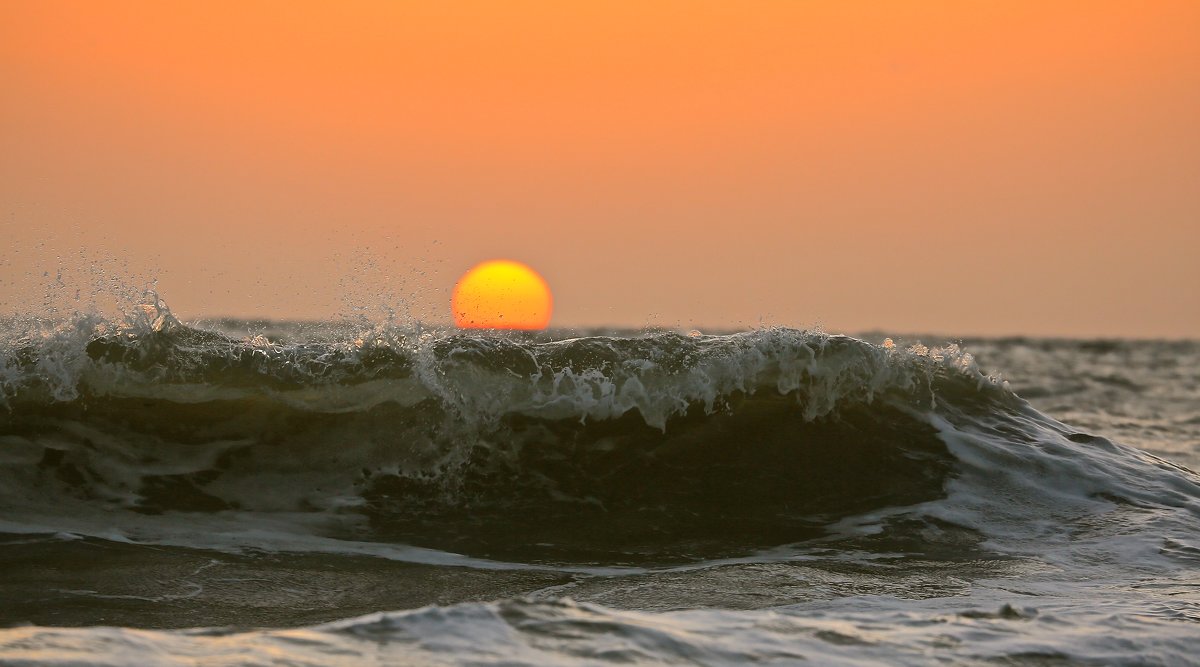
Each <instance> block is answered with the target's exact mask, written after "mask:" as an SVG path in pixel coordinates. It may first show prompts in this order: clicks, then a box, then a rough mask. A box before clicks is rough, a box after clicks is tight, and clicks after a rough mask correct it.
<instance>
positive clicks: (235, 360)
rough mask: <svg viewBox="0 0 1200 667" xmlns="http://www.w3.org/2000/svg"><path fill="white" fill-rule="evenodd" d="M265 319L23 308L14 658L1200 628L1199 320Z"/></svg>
mask: <svg viewBox="0 0 1200 667" xmlns="http://www.w3.org/2000/svg"><path fill="white" fill-rule="evenodd" d="M239 328H240V333H237V332H238V331H239ZM248 328H249V325H248V324H246V323H236V322H226V323H210V324H206V325H203V324H196V325H192V326H189V325H185V324H183V323H181V322H179V321H178V320H176V319H175V318H174V317H173V316H172V315H171V313H170V311H169V310H168V309H167V308H166V306H165V305H164V304H162V302H161V301H159V300H158V299H157V298H152V299H150V300H148V301H147V303H146V304H144V305H143V306H142V307H140V308H138V309H136V310H135V311H134V314H133V315H131V316H130V317H128V318H126V319H125V320H123V321H112V320H106V319H103V318H98V317H90V316H78V317H76V318H75V319H74V320H71V321H67V322H36V321H34V322H31V321H24V320H22V321H17V320H13V321H10V322H7V323H6V324H5V329H6V331H5V339H4V341H3V349H2V357H0V532H2V533H3V534H4V535H5V537H4V539H3V541H0V553H2V554H3V556H0V557H2V558H3V560H4V566H5V567H6V569H7V570H8V572H9V573H10V575H9V579H10V582H9V583H8V584H2V585H0V589H2V590H0V600H3V601H0V621H2V622H4V623H6V624H9V625H14V624H20V623H27V622H28V623H33V624H34V625H33V626H29V627H13V628H12V629H9V630H0V662H4V663H5V664H9V663H14V664H19V663H21V662H22V661H24V660H27V659H28V660H34V659H35V658H36V659H37V660H44V661H45V662H48V663H51V664H59V663H61V664H67V663H70V664H79V662H83V663H95V664H122V663H123V662H125V661H127V660H128V659H130V656H133V655H137V656H139V659H138V662H140V663H143V664H152V663H153V662H154V660H153V659H144V660H143V659H142V657H145V656H159V658H161V660H160V664H174V663H173V662H172V661H173V660H183V661H186V660H201V661H202V662H203V661H213V662H220V663H221V664H233V663H237V664H241V663H245V664H268V663H269V662H270V661H271V660H273V659H276V658H277V657H278V656H281V655H282V656H286V659H287V660H289V661H291V662H293V663H294V664H337V663H339V662H341V663H344V664H360V663H362V662H368V663H369V662H372V661H373V662H375V663H378V664H392V663H394V662H396V661H400V662H405V661H407V662H412V663H415V664H426V663H428V664H440V663H443V662H470V663H472V664H502V663H503V664H511V661H512V660H516V661H517V662H519V663H521V664H526V663H528V664H603V663H607V662H635V663H637V662H661V663H668V664H670V663H696V662H699V663H704V664H739V663H741V662H744V661H745V660H748V659H750V658H751V657H753V658H755V659H757V660H758V661H760V662H765V663H779V664H791V663H792V662H796V661H800V660H805V659H807V660H811V661H816V662H818V663H825V664H830V663H834V664H836V663H840V662H846V663H854V664H871V663H874V662H889V663H897V662H899V663H905V662H911V663H925V662H928V661H931V660H949V661H953V662H971V661H976V660H978V661H992V660H997V659H999V660H1008V661H1017V662H1029V661H1034V662H1036V661H1039V660H1040V661H1042V662H1043V663H1046V664H1086V663H1090V662H1102V663H1121V662H1128V663H1134V664H1187V663H1188V661H1189V660H1192V659H1193V656H1195V655H1200V641H1197V637H1200V624H1198V622H1200V575H1198V574H1197V573H1198V572H1200V478H1198V477H1197V475H1196V474H1195V473H1194V472H1192V471H1191V470H1189V469H1188V467H1187V466H1186V465H1184V464H1183V463H1180V462H1179V461H1183V462H1187V463H1191V464H1192V465H1194V462H1195V460H1196V459H1195V458H1192V457H1195V456H1196V452H1197V451H1200V444H1197V443H1198V442H1200V439H1198V438H1197V436H1196V434H1197V431H1198V430H1200V420H1197V419H1196V414H1198V413H1197V412H1196V411H1195V406H1196V405H1197V403H1196V402H1194V400H1195V399H1196V398H1197V396H1198V395H1200V370H1198V368H1200V363H1198V359H1200V350H1198V349H1197V346H1196V345H1195V344H1191V343H1177V344H1167V343H1113V344H1112V347H1111V349H1107V350H1097V349H1094V348H1088V347H1086V345H1085V344H1077V343H1073V342H1070V341H1060V342H1037V341H1022V340H1010V341H979V342H978V344H977V347H978V348H979V349H981V350H984V351H986V353H987V354H990V355H992V356H991V357H990V358H991V359H992V360H994V361H1009V362H1012V363H1011V365H1012V366H1014V367H1020V368H1023V369H1027V370H1028V371H1029V372H1030V373H1033V374H1036V373H1038V372H1041V373H1043V376H1041V377H1029V378H1026V379H1025V380H1022V379H1021V377H1019V376H1014V375H1013V374H1012V371H1011V370H1010V371H1009V372H1008V377H1009V378H1010V381H1011V382H1013V384H1014V385H1015V386H1017V393H1014V390H1013V387H1010V385H1009V382H1008V381H1005V380H1004V379H1002V378H1001V377H1000V376H999V375H997V374H986V373H984V372H983V371H981V370H980V367H979V365H978V364H977V362H976V360H975V358H974V357H973V356H972V354H971V353H968V352H967V351H965V350H964V348H960V346H959V345H955V344H949V345H946V346H944V347H935V348H929V347H925V346H923V345H921V344H919V343H914V344H911V345H896V344H894V343H892V341H891V340H886V341H884V342H883V343H882V344H878V345H876V344H871V343H868V342H865V341H863V340H859V339H856V338H851V337H848V336H837V335H828V334H824V333H819V332H810V331H797V330H791V329H763V330H755V331H749V332H743V333H735V334H726V335H703V334H699V333H698V332H693V333H692V334H688V335H684V334H679V333H674V332H643V333H625V334H604V335H601V334H595V335H583V336H578V335H571V336H567V335H566V334H564V333H554V332H551V333H549V334H513V333H510V334H500V333H489V332H477V333H459V332H449V331H428V330H426V331H422V330H419V329H411V330H410V329H401V328H396V327H374V328H370V327H353V326H349V325H341V326H327V327H315V326H311V325H307V326H305V325H300V324H279V325H273V326H272V327H259V329H258V330H257V331H253V332H250V331H248V330H247V329H248ZM967 347H968V349H969V347H970V346H967ZM1055 355H1057V356H1055ZM1089 355H1090V356H1089ZM1106 355H1107V356H1106ZM1114 355H1116V356H1115V357H1114ZM1120 355H1126V356H1132V357H1138V355H1141V356H1146V355H1149V356H1150V357H1153V358H1154V359H1155V360H1156V363H1158V365H1157V367H1155V368H1156V369H1157V370H1145V369H1147V368H1150V367H1149V366H1147V365H1145V364H1142V365H1139V366H1136V368H1135V367H1133V366H1130V367H1128V368H1126V369H1125V370H1128V371H1129V372H1130V373H1133V372H1141V373H1143V374H1144V375H1148V377H1143V376H1138V378H1137V381H1136V382H1135V381H1133V380H1128V381H1127V383H1126V385H1121V384H1120V383H1119V382H1111V381H1110V382H1104V381H1098V382H1091V381H1090V380H1089V377H1098V378H1101V380H1103V378H1105V377H1109V378H1110V379H1111V377H1113V374H1114V373H1117V372H1119V371H1120V370H1121V369H1120V366H1121V365H1120V364H1119V363H1118V364H1116V367H1117V369H1118V370H1117V371H1113V370H1112V368H1110V369H1109V371H1110V372H1109V373H1108V375H1103V374H1093V375H1092V376H1089V375H1087V374H1086V373H1083V372H1080V371H1079V370H1078V368H1077V366H1078V365H1079V364H1085V365H1086V364H1087V363H1096V362H1094V360H1095V359H1097V358H1104V359H1107V361H1106V362H1105V363H1108V364H1109V365H1110V366H1112V365H1113V361H1114V359H1115V358H1116V357H1120ZM1051 358H1055V359H1058V360H1059V361H1061V360H1062V359H1069V360H1072V363H1073V364H1074V366H1070V365H1068V367H1066V369H1065V370H1064V366H1063V365H1062V364H1059V366H1057V367H1056V366H1053V365H1051V364H1046V363H1043V362H1044V361H1045V360H1047V359H1051ZM1138 358H1140V357H1138ZM1089 359H1091V360H1093V361H1091V362H1089V361H1088V360H1089ZM1039 360H1040V361H1039ZM994 361H993V362H992V363H994ZM1130 368H1133V369H1134V370H1129V369H1130ZM1137 369H1142V370H1140V371H1139V370H1137ZM1056 371H1057V372H1058V374H1057V375H1056V374H1055V372H1056ZM1023 382H1024V383H1028V384H1029V386H1031V387H1032V386H1033V383H1035V382H1036V383H1040V385H1039V387H1040V388H1039V389H1038V391H1042V392H1043V394H1042V395H1043V396H1046V397H1049V398H1053V399H1054V400H1057V401H1060V402H1065V403H1066V404H1067V406H1068V407H1070V408H1071V410H1073V411H1074V412H1073V413H1072V414H1075V415H1076V416H1078V417H1080V419H1079V420H1078V421H1077V423H1086V422H1088V421H1089V419H1088V415H1092V416H1095V415H1109V416H1111V415H1113V414H1116V410H1117V409H1116V408H1115V407H1105V406H1104V405H1101V406H1100V407H1097V405H1098V403H1097V402H1101V403H1103V401H1106V400H1107V401H1113V402H1122V401H1123V400H1124V399H1122V398H1121V392H1123V391H1129V392H1133V391H1134V388H1136V389H1137V392H1136V393H1137V394H1139V395H1143V394H1145V392H1146V391H1158V392H1160V393H1161V400H1159V401H1157V402H1155V403H1154V404H1153V405H1152V406H1150V407H1147V408H1146V409H1145V410H1144V411H1143V412H1144V414H1143V421H1142V422H1138V427H1137V429H1130V428H1127V427H1122V426H1120V425H1119V424H1118V425H1117V426H1116V427H1114V428H1113V429H1112V430H1110V431H1106V432H1097V431H1094V430H1089V429H1085V428H1083V427H1081V426H1069V425H1067V424H1065V423H1062V422H1059V421H1057V420H1055V419H1054V418H1051V417H1048V416H1046V415H1044V414H1042V413H1041V412H1039V411H1038V410H1037V409H1035V408H1034V407H1033V406H1031V405H1030V404H1029V403H1028V402H1026V400H1024V399H1023V398H1021V397H1020V396H1019V395H1018V394H1019V393H1020V387H1021V386H1023V384H1022V383H1023ZM1072 383H1073V384H1072ZM1064 384H1067V385H1070V386H1071V387H1072V389H1071V390H1070V391H1067V390H1062V389H1061V387H1062V386H1063V385H1064ZM1056 387H1059V389H1056ZM1131 387H1132V388H1131ZM1122 405H1125V406H1126V409H1137V406H1138V405H1139V404H1138V403H1136V402H1122ZM1130 406H1132V407H1130ZM1068 411H1070V410H1067V408H1066V407H1064V412H1068ZM1089 411H1090V412H1089ZM1153 419H1158V420H1159V423H1161V425H1162V428H1163V432H1162V433H1161V437H1154V436H1153V434H1151V435H1147V431H1146V428H1147V422H1146V421H1145V420H1153ZM1117 421H1118V422H1120V421H1121V420H1117ZM1125 421H1126V422H1127V421H1128V420H1125ZM1121 423H1125V422H1121ZM1099 425H1100V426H1106V425H1107V422H1105V423H1101V424H1099ZM1123 428H1124V429H1125V430H1124V431H1122V429H1123ZM1114 432H1115V433H1114ZM1126 433H1128V434H1129V435H1130V438H1128V439H1130V440H1133V441H1135V442H1136V444H1138V446H1139V447H1140V448H1133V447H1130V446H1127V445H1125V444H1121V443H1120V439H1121V438H1118V437H1114V436H1115V435H1124V434H1126ZM1156 447H1158V449H1159V454H1158V455H1155V454H1151V453H1149V452H1148V451H1147V450H1149V449H1155V448H1156ZM1176 453H1178V456H1176ZM1168 454H1169V455H1170V456H1172V457H1174V458H1175V459H1176V460H1177V462H1171V461H1169V460H1167V458H1166V455H1168ZM130 568H132V569H133V570H136V572H135V571H130ZM334 572H336V573H338V576H333V574H332V573H334ZM155 582H157V583H155ZM231 582H241V583H231ZM289 587H290V588H289ZM281 590H287V591H295V592H294V594H291V593H289V594H288V595H283V594H282V593H280V591H281ZM281 595H283V597H282V598H281V597H280V596H281ZM281 599H282V600H284V602H280V600H281ZM288 605H290V606H288ZM405 609H408V610H409V611H404V610H405ZM368 612H375V613H374V614H373V615H368V616H361V617H358V616H360V615H362V614H368ZM337 619H342V620H337ZM44 626H82V627H78V628H76V629H70V628H52V627H44ZM104 626H118V627H104ZM121 626H124V627H121ZM202 626H222V627H226V628H228V629H225V630H219V631H217V630H204V631H197V630H186V631H172V632H159V631H150V630H139V629H136V628H187V627H202ZM296 626H306V627H302V628H298V629H275V630H255V631H253V632H249V630H250V629H251V628H259V627H276V628H296ZM712 636H717V637H722V638H724V639H722V640H721V641H717V640H714V639H712ZM514 656H515V657H514ZM156 659H158V658H156Z"/></svg>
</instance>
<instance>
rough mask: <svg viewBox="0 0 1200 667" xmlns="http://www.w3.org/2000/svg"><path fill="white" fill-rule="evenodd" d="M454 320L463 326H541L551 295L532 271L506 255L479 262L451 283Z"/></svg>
mask: <svg viewBox="0 0 1200 667" xmlns="http://www.w3.org/2000/svg"><path fill="white" fill-rule="evenodd" d="M450 308H451V310H452V311H453V313H454V324H455V325H457V326H458V327H460V328H464V329H545V328H546V326H547V325H548V324H550V313H551V310H552V309H553V299H552V297H551V296H550V286H549V285H547V284H546V281H545V279H543V278H542V277H541V276H540V275H538V273H537V272H536V271H534V270H533V269H531V268H529V267H528V266H525V265H524V264H521V263H520V262H513V261H510V260H506V259H497V260H490V261H487V262H483V263H482V264H479V265H477V266H476V267H475V268H473V269H471V270H470V271H467V272H466V274H464V275H463V277H462V278H459V280H458V284H457V285H455V286H454V296H453V297H452V298H451V301H450Z"/></svg>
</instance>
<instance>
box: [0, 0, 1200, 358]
mask: <svg viewBox="0 0 1200 667" xmlns="http://www.w3.org/2000/svg"><path fill="white" fill-rule="evenodd" d="M0 96H2V97H0V225H2V227H0V234H3V236H4V237H5V238H6V246H5V248H6V249H4V250H0V306H2V307H3V308H4V310H6V311H12V310H14V309H15V310H23V309H28V308H31V307H33V308H36V307H37V304H39V303H41V299H42V295H43V293H44V291H45V286H44V285H43V284H42V283H44V282H45V280H47V279H45V278H42V273H43V272H48V273H49V274H50V279H53V278H54V277H55V276H56V275H57V271H59V270H60V269H61V270H62V271H63V272H64V273H65V275H66V277H65V278H64V284H67V285H72V284H73V285H75V286H78V285H80V284H82V285H84V291H85V293H86V292H87V291H88V289H89V287H88V285H91V284H92V283H94V282H100V281H101V278H103V279H107V278H110V277H114V276H115V277H117V278H118V279H120V280H124V281H136V280H139V279H141V278H142V277H144V276H149V277H151V278H156V279H157V280H158V287H159V290H160V291H161V293H162V294H163V296H164V297H165V298H166V300H167V301H168V303H169V304H170V305H171V307H172V308H173V309H174V310H175V311H176V312H177V313H178V314H181V315H183V316H184V317H197V316H204V315H236V316H250V317H273V318H282V317H302V318H323V317H331V316H336V315H337V314H345V313H348V312H351V311H354V310H355V309H365V310H367V311H370V312H375V311H377V310H378V308H379V307H380V306H383V305H392V306H396V305H397V304H399V302H400V301H401V300H405V301H407V302H409V304H410V305H411V310H412V311H413V314H414V315H415V316H418V317H420V318H422V319H425V320H440V321H448V320H449V298H450V288H451V287H452V286H453V284H454V281H455V279H456V278H457V277H458V275H459V274H461V273H462V272H464V271H466V270H467V269H468V268H470V267H471V266H472V265H473V264H475V263H476V262H478V261H481V260H484V259H488V258H492V257H508V258H512V259H516V260H519V261H522V262H525V263H527V264H529V265H531V266H533V267H534V268H536V269H538V270H539V271H540V272H541V273H542V274H543V275H544V276H545V277H546V279H547V280H548V281H549V283H550V285H551V286H552V288H553V289H554V295H555V317H554V321H553V323H554V324H555V325H558V326H588V325H625V326H633V327H638V326H643V325H660V326H679V327H685V328H689V327H700V328H706V327H710V328H716V327H722V328H730V327H733V328H737V327H747V326H755V325H758V324H759V323H765V324H781V325H789V326H797V327H808V326H813V325H820V326H823V327H824V328H826V329H827V330H831V331H855V330H862V329H867V328H880V329H883V330H886V331H894V332H906V331H934V332H944V333H949V334H994V335H998V334H1013V333H1022V334H1045V335H1080V336H1096V335H1109V336H1112V335H1119V336H1169V337H1177V336H1189V337H1200V259H1198V258H1197V254H1198V251H1200V2H1196V1H1195V0H1184V1H1179V2H1172V1H1162V2H1154V1H1150V2H1126V1H1121V2H1108V1H1102V0H1101V1H1091V0H1089V1H1082V0H1081V1H1076V2H1053V1H1045V0H1039V1H1036V2H963V1H961V0H953V1H946V2H933V1H920V0H914V1H912V2H843V1H833V0H830V1H828V2H815V1H814V2H800V1H789V2H782V1H780V2H704V1H700V0H681V1H677V2H658V1H651V0H638V1H630V2H618V1H613V2H594V3H592V2H562V1H557V0H555V1H550V0H547V1H538V2H525V1H521V0H506V1H504V2H469V1H468V2H429V3H404V2H384V1H382V0H380V1H372V2H367V1H360V2H353V1H351V2H328V3H327V2H228V3H225V2H195V3H182V2H158V1H157V0H155V1H148V2H120V1H115V2H77V3H63V2H50V1H44V2H43V1H34V0H29V1H27V2H17V1H5V2H3V3H0ZM39 244H40V245H39ZM101 271H103V272H104V273H103V276H101V274H100V272H101ZM39 281H42V282H39ZM88 281H91V282H88ZM85 300H86V294H85ZM402 310H403V309H402Z"/></svg>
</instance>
